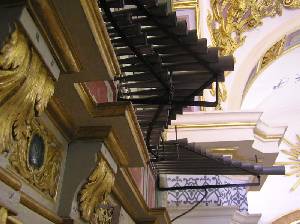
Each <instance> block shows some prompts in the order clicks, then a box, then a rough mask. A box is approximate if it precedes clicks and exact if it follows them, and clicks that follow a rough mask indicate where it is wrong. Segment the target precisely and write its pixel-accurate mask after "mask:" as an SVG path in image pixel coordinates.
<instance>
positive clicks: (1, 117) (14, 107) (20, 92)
mask: <svg viewBox="0 0 300 224" xmlns="http://www.w3.org/2000/svg"><path fill="white" fill-rule="evenodd" d="M0 89H1V93H0V139H1V142H0V153H3V152H10V151H11V148H13V145H15V144H17V142H18V141H20V140H21V139H24V138H26V137H27V134H28V128H29V127H30V125H31V122H32V120H33V118H34V117H36V116H38V115H40V114H41V113H42V112H43V111H44V109H45V107H46V105H47V103H48V101H49V99H50V98H51V96H52V95H53V93H54V81H53V80H52V78H51V76H50V74H49V71H48V70H47V68H46V66H45V65H44V63H43V61H42V60H41V59H40V56H39V54H38V53H37V52H36V50H35V49H34V48H33V47H32V46H31V45H30V43H29V41H28V39H27V37H26V36H25V34H24V33H23V32H22V27H20V26H19V25H16V27H15V30H14V31H13V32H12V34H11V36H10V37H9V38H8V40H7V41H6V42H5V44H4V46H3V48H2V49H1V51H0Z"/></svg>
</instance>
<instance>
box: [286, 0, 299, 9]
mask: <svg viewBox="0 0 300 224" xmlns="http://www.w3.org/2000/svg"><path fill="white" fill-rule="evenodd" d="M283 5H284V6H285V7H288V8H300V0H283Z"/></svg>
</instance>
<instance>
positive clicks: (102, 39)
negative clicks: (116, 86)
mask: <svg viewBox="0 0 300 224" xmlns="http://www.w3.org/2000/svg"><path fill="white" fill-rule="evenodd" d="M80 3H81V6H82V8H83V11H84V13H85V15H86V18H87V20H88V23H89V25H90V28H91V31H92V34H93V36H94V39H95V41H96V44H97V46H98V48H99V52H100V54H101V56H102V60H103V61H104V64H105V65H106V68H107V70H108V73H109V74H110V76H111V77H114V76H118V75H120V74H121V70H120V66H119V62H118V60H117V56H116V54H115V52H114V49H113V47H112V44H111V42H110V39H109V35H108V33H107V30H106V27H105V24H104V21H103V18H102V16H101V13H100V9H99V7H98V5H97V2H96V0H80Z"/></svg>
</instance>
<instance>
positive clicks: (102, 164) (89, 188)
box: [78, 153, 115, 222]
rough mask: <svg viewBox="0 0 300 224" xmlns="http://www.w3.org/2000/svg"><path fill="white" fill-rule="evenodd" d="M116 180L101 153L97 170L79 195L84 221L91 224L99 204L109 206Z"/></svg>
mask: <svg viewBox="0 0 300 224" xmlns="http://www.w3.org/2000/svg"><path fill="white" fill-rule="evenodd" d="M114 180H115V177H114V173H113V171H112V169H111V168H110V166H109V164H108V163H107V162H106V160H105V159H104V158H103V157H102V156H101V154H100V153H99V154H98V162H97V166H96V168H95V169H94V170H93V171H92V173H91V175H90V176H89V178H88V180H87V182H86V183H85V184H84V185H83V186H82V188H81V190H80V192H79V194H78V204H79V210H80V213H81V214H80V215H81V218H82V219H83V220H85V221H88V222H91V220H92V217H93V214H94V213H95V212H96V210H97V209H96V207H97V206H98V205H99V204H108V198H107V197H108V195H109V194H110V192H111V189H112V186H113V185H114Z"/></svg>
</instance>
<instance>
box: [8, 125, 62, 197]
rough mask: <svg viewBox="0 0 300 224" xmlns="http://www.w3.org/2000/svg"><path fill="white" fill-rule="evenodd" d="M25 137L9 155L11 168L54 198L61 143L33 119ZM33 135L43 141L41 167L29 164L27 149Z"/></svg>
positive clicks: (60, 157) (58, 174) (58, 172)
mask: <svg viewBox="0 0 300 224" xmlns="http://www.w3.org/2000/svg"><path fill="white" fill-rule="evenodd" d="M27 131H28V132H27V138H22V139H20V140H19V141H18V142H17V143H16V144H15V145H14V148H13V151H12V153H11V155H10V157H9V161H10V164H11V166H12V169H13V170H14V171H16V172H17V173H18V174H20V175H21V176H22V177H23V178H25V179H26V180H27V181H28V182H29V183H30V184H32V185H33V186H35V187H37V188H38V189H39V190H41V191H42V192H43V193H45V194H46V195H48V196H50V197H51V198H55V196H56V194H57V187H58V179H59V176H60V168H61V162H62V149H61V147H62V146H61V144H60V143H59V142H58V141H57V139H56V138H55V137H54V136H53V135H51V134H50V133H49V132H48V131H47V130H46V129H45V128H44V127H43V126H42V125H41V124H39V123H38V122H37V121H33V122H32V123H31V126H29V128H28V130H27ZM34 136H40V137H41V138H42V139H43V141H44V146H45V150H44V153H43V155H41V156H43V158H42V164H41V167H38V168H37V167H34V166H32V165H31V164H30V161H29V159H30V157H29V150H30V145H31V140H32V139H33V137H34Z"/></svg>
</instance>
